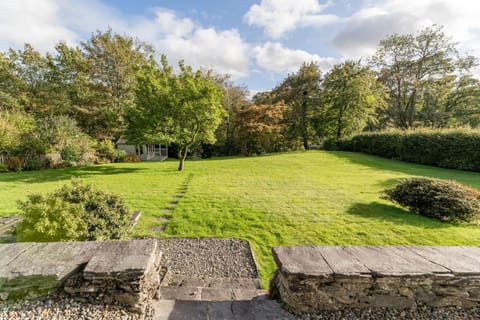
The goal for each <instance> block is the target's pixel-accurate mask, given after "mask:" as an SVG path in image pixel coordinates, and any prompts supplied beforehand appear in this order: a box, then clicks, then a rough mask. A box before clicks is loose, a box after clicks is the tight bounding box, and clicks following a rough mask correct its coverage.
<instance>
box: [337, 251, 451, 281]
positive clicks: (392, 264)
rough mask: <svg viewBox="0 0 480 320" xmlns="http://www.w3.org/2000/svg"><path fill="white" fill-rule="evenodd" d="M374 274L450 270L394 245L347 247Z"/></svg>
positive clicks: (410, 273) (424, 272)
mask: <svg viewBox="0 0 480 320" xmlns="http://www.w3.org/2000/svg"><path fill="white" fill-rule="evenodd" d="M345 250H346V251H347V252H349V253H351V254H353V255H354V256H355V257H356V258H357V259H358V260H359V261H360V262H361V263H362V264H363V265H365V266H366V267H367V268H368V269H370V270H371V271H372V273H373V274H376V275H381V276H396V275H424V274H433V273H435V272H438V273H447V272H448V270H447V269H445V268H442V267H441V266H439V265H436V264H434V263H431V262H429V261H428V260H427V259H422V258H421V257H419V256H418V255H414V254H412V253H410V252H409V251H408V250H402V249H399V248H398V247H393V246H364V247H346V248H345Z"/></svg>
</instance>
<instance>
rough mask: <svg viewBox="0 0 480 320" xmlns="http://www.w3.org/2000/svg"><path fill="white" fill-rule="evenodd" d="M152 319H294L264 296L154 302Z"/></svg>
mask: <svg viewBox="0 0 480 320" xmlns="http://www.w3.org/2000/svg"><path fill="white" fill-rule="evenodd" d="M153 308H154V311H155V313H154V317H153V319H154V320H167V319H168V320H185V319H189V320H195V319H197V320H204V319H209V320H267V319H268V320H295V317H294V316H292V315H291V314H289V313H288V312H286V311H285V310H283V309H282V308H281V306H280V304H278V303H277V302H276V301H274V300H269V299H267V298H265V297H264V296H262V297H258V298H255V299H253V300H243V301H181V300H160V301H154V302H153Z"/></svg>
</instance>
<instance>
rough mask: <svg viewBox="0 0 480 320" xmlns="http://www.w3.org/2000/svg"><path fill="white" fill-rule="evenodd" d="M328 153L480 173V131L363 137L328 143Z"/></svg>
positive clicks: (405, 133)
mask: <svg viewBox="0 0 480 320" xmlns="http://www.w3.org/2000/svg"><path fill="white" fill-rule="evenodd" d="M324 148H325V149H327V150H343V151H354V152H363V153H367V154H373V155H377V156H380V157H385V158H389V159H398V160H402V161H407V162H413V163H419V164H425V165H432V166H438V167H443V168H450V169H460V170H472V171H480V131H478V130H466V129H455V130H427V129H422V130H416V131H399V130H398V131H387V132H377V133H362V134H358V135H356V136H353V137H350V138H346V139H341V140H338V141H337V140H335V141H334V142H332V141H328V140H327V141H326V142H325V143H324Z"/></svg>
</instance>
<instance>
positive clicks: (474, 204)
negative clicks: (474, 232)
mask: <svg viewBox="0 0 480 320" xmlns="http://www.w3.org/2000/svg"><path fill="white" fill-rule="evenodd" d="M384 194H385V198H387V199H389V200H391V201H394V202H396V203H398V204H400V205H401V206H403V207H406V208H407V209H408V210H410V211H412V212H415V213H418V214H420V215H423V216H427V217H431V218H436V219H439V220H442V221H452V222H455V221H466V222H471V221H474V220H476V219H477V218H479V217H480V215H479V213H480V191H478V190H476V189H473V188H470V187H467V186H465V185H462V184H460V183H458V182H456V181H452V180H441V179H432V178H424V177H420V178H417V177H416V178H409V179H404V180H402V181H401V182H400V183H399V184H397V185H396V186H395V187H394V188H391V189H386V190H384Z"/></svg>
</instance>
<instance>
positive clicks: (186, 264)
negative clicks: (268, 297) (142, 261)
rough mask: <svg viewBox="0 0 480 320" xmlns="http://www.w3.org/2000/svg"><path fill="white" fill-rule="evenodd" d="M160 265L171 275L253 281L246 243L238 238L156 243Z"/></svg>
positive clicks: (176, 240)
mask: <svg viewBox="0 0 480 320" xmlns="http://www.w3.org/2000/svg"><path fill="white" fill-rule="evenodd" d="M159 243H160V248H161V250H162V252H163V255H164V256H163V258H162V264H163V265H165V266H166V267H167V268H168V270H169V271H170V272H172V273H176V274H181V275H186V276H191V277H211V278H257V277H258V272H257V267H256V265H255V261H254V259H253V256H252V253H251V251H250V246H249V244H248V243H247V242H245V241H242V240H238V239H211V238H200V239H180V238H179V239H165V240H160V241H159Z"/></svg>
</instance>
